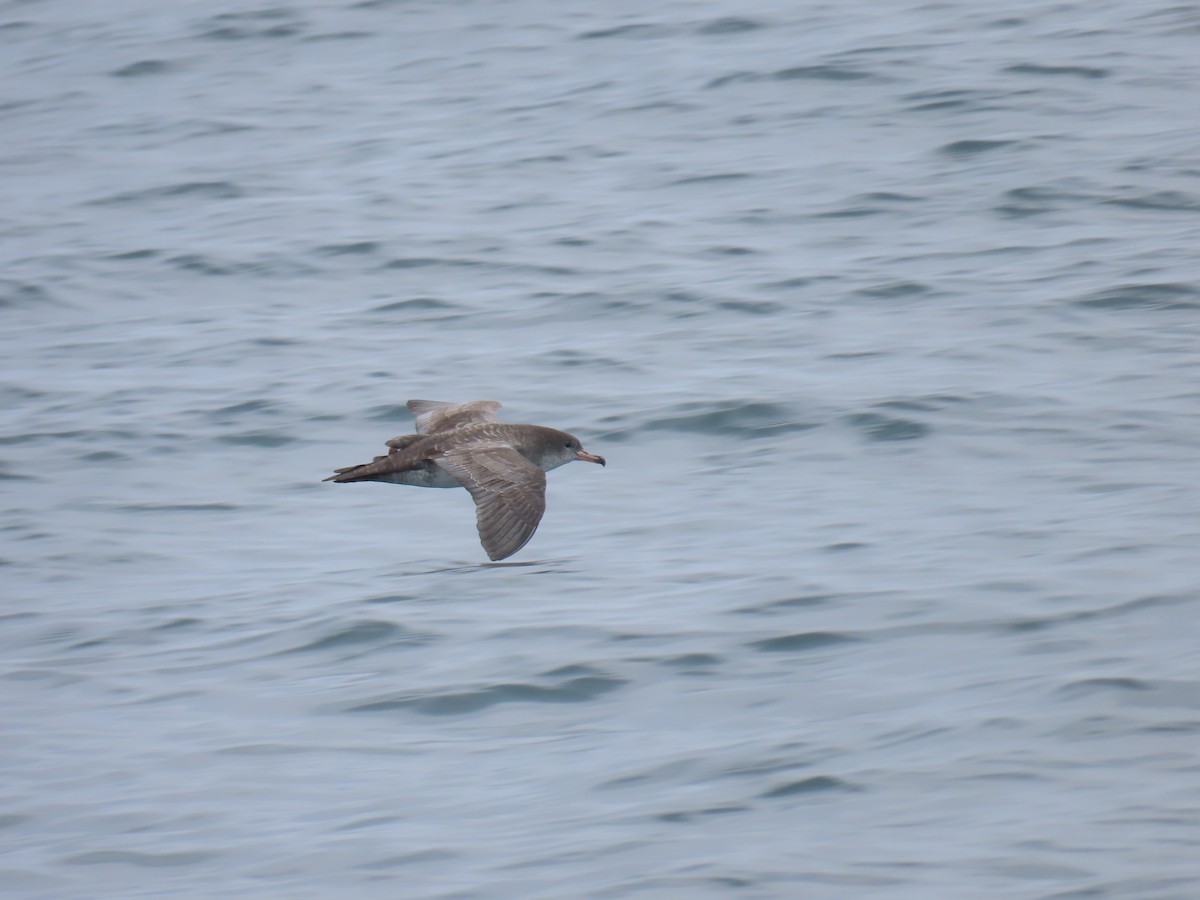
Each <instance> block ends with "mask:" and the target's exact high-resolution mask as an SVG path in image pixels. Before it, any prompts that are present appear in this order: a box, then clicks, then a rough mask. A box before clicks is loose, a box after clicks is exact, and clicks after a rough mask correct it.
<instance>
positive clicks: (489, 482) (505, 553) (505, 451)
mask: <svg viewBox="0 0 1200 900" xmlns="http://www.w3.org/2000/svg"><path fill="white" fill-rule="evenodd" d="M437 464H438V465H439V466H441V467H442V468H443V469H445V470H446V471H447V472H449V473H450V474H451V475H452V476H454V478H455V479H457V480H458V481H459V482H460V483H461V484H462V486H463V487H465V488H466V489H467V490H468V491H470V492H471V496H472V497H474V498H475V521H476V524H477V525H478V526H479V541H480V543H482V544H483V549H484V550H486V551H487V555H488V558H489V559H492V560H499V559H507V558H508V557H510V556H512V555H513V554H514V553H516V552H517V551H518V550H520V549H521V548H522V547H524V546H525V545H526V544H527V543H529V539H530V538H531V537H533V533H534V532H535V531H537V527H538V523H539V522H541V521H542V513H544V512H545V511H546V473H545V472H543V471H542V470H541V469H539V468H538V467H537V466H535V465H534V464H533V463H531V462H530V461H529V460H527V459H526V458H525V457H523V456H522V455H521V454H519V453H518V452H517V451H516V450H514V449H513V448H512V447H511V446H507V445H504V444H492V443H480V444H477V445H475V446H467V447H462V448H460V449H457V450H452V451H450V452H449V453H447V454H445V455H444V456H442V457H441V458H440V459H438V460H437Z"/></svg>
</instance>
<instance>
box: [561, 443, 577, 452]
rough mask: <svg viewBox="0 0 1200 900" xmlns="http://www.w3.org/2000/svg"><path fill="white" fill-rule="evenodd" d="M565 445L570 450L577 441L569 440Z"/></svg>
mask: <svg viewBox="0 0 1200 900" xmlns="http://www.w3.org/2000/svg"><path fill="white" fill-rule="evenodd" d="M563 446H564V447H566V448H567V449H568V450H570V449H571V448H572V447H574V446H575V442H574V441H567V442H566V443H565V444H563Z"/></svg>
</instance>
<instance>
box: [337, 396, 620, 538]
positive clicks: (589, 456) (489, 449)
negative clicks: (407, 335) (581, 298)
mask: <svg viewBox="0 0 1200 900" xmlns="http://www.w3.org/2000/svg"><path fill="white" fill-rule="evenodd" d="M499 408H500V404H499V403H497V402H496V401H495V400H472V401H470V402H467V403H442V402H440V401H438V400H409V401H408V410H409V412H411V413H412V414H413V415H414V416H416V419H417V433H416V434H402V435H400V436H399V437H394V438H392V439H391V440H390V441H388V442H387V445H388V447H390V448H391V449H390V450H389V451H388V453H387V455H386V456H377V457H375V459H374V460H373V461H371V462H369V463H365V464H363V465H361V466H347V467H346V468H344V469H336V470H335V474H333V475H330V476H329V477H328V478H326V479H324V480H325V481H336V482H349V481H387V482H390V483H392V484H412V485H416V486H417V487H440V488H454V487H465V488H466V489H467V490H468V491H470V492H471V496H472V497H473V498H474V499H475V520H476V524H477V525H478V527H479V540H480V543H482V544H483V549H484V550H486V551H487V555H488V557H489V558H490V559H493V560H498V559H507V558H508V557H510V556H512V555H513V554H514V553H516V552H517V551H518V550H520V549H521V548H522V547H524V546H525V545H526V544H527V543H529V539H530V538H531V537H533V533H534V532H535V531H537V527H538V523H539V522H541V521H542V513H544V512H545V511H546V473H547V472H549V471H550V470H551V469H557V468H558V467H559V466H563V465H566V464H567V463H569V462H571V461H572V460H576V459H582V460H584V461H585V462H594V463H599V464H600V465H604V457H603V456H597V455H596V454H594V453H588V452H587V451H586V450H584V449H583V445H582V444H581V443H580V442H579V438H577V437H575V436H574V435H572V434H567V433H566V432H565V431H558V430H556V429H554V428H545V427H543V426H541V425H505V424H503V423H502V422H500V421H499V419H498V418H497V416H496V410H498V409H499Z"/></svg>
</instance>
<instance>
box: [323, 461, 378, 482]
mask: <svg viewBox="0 0 1200 900" xmlns="http://www.w3.org/2000/svg"><path fill="white" fill-rule="evenodd" d="M390 458H391V454H388V455H387V456H377V457H375V458H374V459H373V460H371V461H370V462H369V463H362V464H361V465H357V466H343V467H342V468H340V469H334V470H333V474H332V475H330V476H329V477H328V478H322V479H321V481H322V482H325V481H334V482H337V483H338V484H347V483H349V482H351V481H374V480H375V478H374V476H376V475H380V474H382V473H384V472H388V471H390V470H391V466H390V465H385V463H387V461H388V460H389V459H390Z"/></svg>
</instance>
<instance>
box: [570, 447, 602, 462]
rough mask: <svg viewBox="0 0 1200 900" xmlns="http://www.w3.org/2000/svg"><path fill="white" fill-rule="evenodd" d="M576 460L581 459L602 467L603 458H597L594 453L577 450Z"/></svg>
mask: <svg viewBox="0 0 1200 900" xmlns="http://www.w3.org/2000/svg"><path fill="white" fill-rule="evenodd" d="M575 458H576V459H582V460H583V461H584V462H594V463H600V465H604V457H603V456H597V455H596V454H595V453H588V452H587V451H586V450H579V451H578V452H576V454H575Z"/></svg>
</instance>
